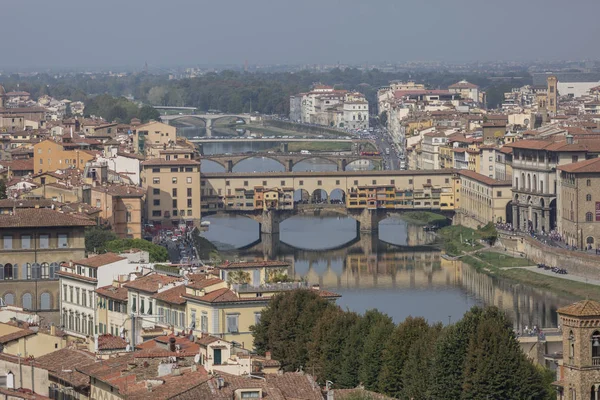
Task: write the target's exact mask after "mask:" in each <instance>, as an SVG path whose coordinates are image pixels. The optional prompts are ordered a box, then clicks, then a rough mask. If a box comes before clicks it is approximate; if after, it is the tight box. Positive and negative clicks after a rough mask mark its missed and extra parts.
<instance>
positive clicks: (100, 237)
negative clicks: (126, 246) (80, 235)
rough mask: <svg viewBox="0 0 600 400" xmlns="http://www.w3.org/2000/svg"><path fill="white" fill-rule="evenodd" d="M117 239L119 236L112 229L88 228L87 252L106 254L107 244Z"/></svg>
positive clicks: (86, 235) (86, 236)
mask: <svg viewBox="0 0 600 400" xmlns="http://www.w3.org/2000/svg"><path fill="white" fill-rule="evenodd" d="M117 239H118V237H117V234H116V233H115V232H114V231H112V230H111V229H110V228H105V227H100V226H91V227H88V228H86V230H85V251H87V252H88V253H104V252H106V243H108V242H110V241H112V240H117Z"/></svg>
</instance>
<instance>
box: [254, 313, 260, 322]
mask: <svg viewBox="0 0 600 400" xmlns="http://www.w3.org/2000/svg"><path fill="white" fill-rule="evenodd" d="M259 323H260V313H259V312H255V313H254V325H258V324H259Z"/></svg>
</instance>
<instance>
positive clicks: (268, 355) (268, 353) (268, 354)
mask: <svg viewBox="0 0 600 400" xmlns="http://www.w3.org/2000/svg"><path fill="white" fill-rule="evenodd" d="M265 358H266V359H267V360H270V359H271V352H270V351H267V352H266V353H265Z"/></svg>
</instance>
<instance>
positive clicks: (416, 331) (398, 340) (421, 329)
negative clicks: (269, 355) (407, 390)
mask: <svg viewBox="0 0 600 400" xmlns="http://www.w3.org/2000/svg"><path fill="white" fill-rule="evenodd" d="M428 331H429V325H428V324H427V321H425V320H424V319H423V318H413V317H408V318H407V319H405V320H404V322H403V323H401V324H400V325H398V326H397V327H396V329H394V332H393V333H392V334H391V335H390V339H389V340H388V341H387V343H386V344H385V348H384V350H383V352H382V358H381V364H382V365H381V374H380V375H379V378H378V380H379V382H378V389H379V391H380V392H381V393H385V394H387V395H388V396H394V397H399V396H400V395H401V394H402V389H403V387H404V383H403V379H402V369H403V368H404V363H405V362H406V359H407V356H408V351H409V349H410V348H411V346H412V345H413V344H414V343H415V342H416V341H417V339H418V338H419V337H422V336H424V335H427V333H428Z"/></svg>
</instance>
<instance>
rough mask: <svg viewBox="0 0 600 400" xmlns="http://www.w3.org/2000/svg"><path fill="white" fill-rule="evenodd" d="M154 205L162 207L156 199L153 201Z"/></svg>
mask: <svg viewBox="0 0 600 400" xmlns="http://www.w3.org/2000/svg"><path fill="white" fill-rule="evenodd" d="M152 204H153V205H155V206H160V199H154V200H152Z"/></svg>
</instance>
